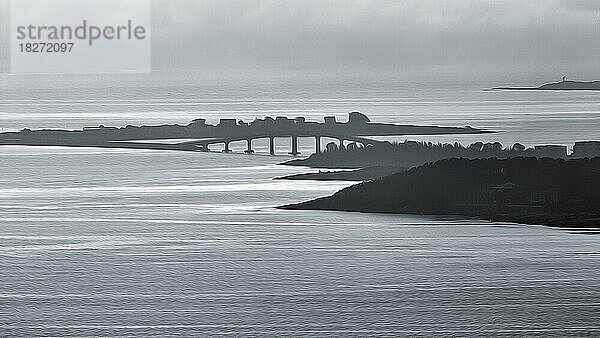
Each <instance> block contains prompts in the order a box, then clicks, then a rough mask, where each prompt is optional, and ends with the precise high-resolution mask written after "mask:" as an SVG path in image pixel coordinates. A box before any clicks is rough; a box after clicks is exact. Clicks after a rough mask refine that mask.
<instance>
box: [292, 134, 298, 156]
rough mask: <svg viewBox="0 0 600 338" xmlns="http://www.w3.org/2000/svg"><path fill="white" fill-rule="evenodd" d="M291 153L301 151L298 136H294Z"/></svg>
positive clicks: (296, 153)
mask: <svg viewBox="0 0 600 338" xmlns="http://www.w3.org/2000/svg"><path fill="white" fill-rule="evenodd" d="M290 155H294V156H296V155H300V152H299V151H298V136H292V152H291V153H290Z"/></svg>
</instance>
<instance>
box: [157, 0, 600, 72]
mask: <svg viewBox="0 0 600 338" xmlns="http://www.w3.org/2000/svg"><path fill="white" fill-rule="evenodd" d="M154 14H155V15H154V25H155V31H154V62H155V65H156V66H157V67H160V68H164V67H171V66H173V67H178V68H186V67H194V68H204V67H225V68H229V67H305V66H311V67H321V66H327V67H331V66H340V67H354V66H361V67H379V68H390V69H397V68H398V67H401V68H406V67H416V66H423V65H438V66H469V67H474V68H502V67H521V68H522V67H528V66H532V67H533V66H536V67H538V66H548V67H550V68H552V67H567V68H568V67H570V66H574V65H577V66H582V65H583V66H590V67H595V69H594V71H596V70H598V69H599V68H600V67H598V66H596V65H597V64H598V63H599V62H600V58H599V56H600V0H329V1H325V0H279V1H278V0H252V1H248V0H155V3H154Z"/></svg>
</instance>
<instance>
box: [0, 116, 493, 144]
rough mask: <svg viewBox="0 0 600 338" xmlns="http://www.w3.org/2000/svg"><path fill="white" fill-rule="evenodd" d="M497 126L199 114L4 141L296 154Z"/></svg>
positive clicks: (21, 134) (4, 139)
mask: <svg viewBox="0 0 600 338" xmlns="http://www.w3.org/2000/svg"><path fill="white" fill-rule="evenodd" d="M490 132H491V131H487V130H482V129H476V128H472V127H469V126H466V127H440V126H415V125H399V124H389V123H375V122H371V120H370V119H369V118H368V117H367V116H366V115H364V114H362V113H360V112H351V113H349V114H348V121H347V122H338V121H337V120H336V117H335V116H326V117H325V118H324V122H314V121H307V120H306V118H305V117H296V118H288V117H285V116H277V117H275V118H272V117H265V118H263V119H255V120H254V121H251V122H244V121H241V120H237V119H231V118H223V119H221V120H220V121H219V123H218V124H217V125H211V124H208V123H206V119H196V120H194V121H192V122H191V123H189V124H188V125H183V126H182V125H178V124H171V125H158V126H132V125H128V126H125V127H106V126H103V125H100V126H98V127H86V128H83V130H54V129H42V130H31V129H23V130H21V131H18V132H5V133H0V145H27V146H66V147H103V148H134V149H159V150H180V151H210V148H209V147H210V146H211V145H215V144H217V145H218V144H222V145H223V148H224V149H223V151H224V152H231V149H230V144H231V143H232V142H238V141H244V142H246V144H247V149H246V151H245V152H246V153H248V154H251V153H253V152H254V150H253V148H252V142H253V141H254V140H256V139H268V140H269V145H270V146H269V148H270V149H269V150H270V154H271V155H275V152H276V149H275V142H274V140H275V138H281V137H285V138H289V139H290V140H291V145H290V152H289V153H290V154H291V155H299V154H300V152H299V150H298V138H299V137H312V138H314V139H315V152H317V153H318V152H320V151H321V138H323V137H328V138H333V139H337V140H338V142H339V147H341V148H343V147H344V144H345V142H351V143H354V144H357V143H358V144H362V145H365V146H368V145H376V144H379V143H381V141H377V140H373V139H369V138H367V137H368V136H398V135H443V134H481V133H490Z"/></svg>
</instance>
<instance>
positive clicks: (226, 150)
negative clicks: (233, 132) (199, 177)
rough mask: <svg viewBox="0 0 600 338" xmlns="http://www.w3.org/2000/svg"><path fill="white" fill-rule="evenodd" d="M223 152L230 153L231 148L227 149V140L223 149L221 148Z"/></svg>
mask: <svg viewBox="0 0 600 338" xmlns="http://www.w3.org/2000/svg"><path fill="white" fill-rule="evenodd" d="M223 152H224V153H230V152H231V149H229V141H227V142H225V149H223Z"/></svg>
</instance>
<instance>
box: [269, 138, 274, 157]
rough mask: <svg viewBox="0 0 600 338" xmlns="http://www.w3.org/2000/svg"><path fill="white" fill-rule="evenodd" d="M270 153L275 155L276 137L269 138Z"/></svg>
mask: <svg viewBox="0 0 600 338" xmlns="http://www.w3.org/2000/svg"><path fill="white" fill-rule="evenodd" d="M269 153H270V154H271V155H275V137H269Z"/></svg>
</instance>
